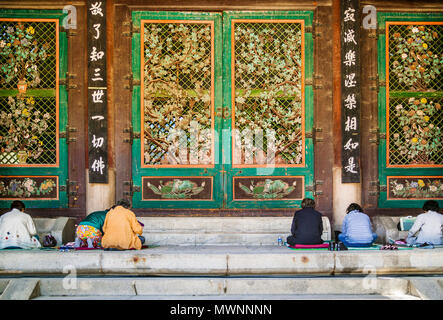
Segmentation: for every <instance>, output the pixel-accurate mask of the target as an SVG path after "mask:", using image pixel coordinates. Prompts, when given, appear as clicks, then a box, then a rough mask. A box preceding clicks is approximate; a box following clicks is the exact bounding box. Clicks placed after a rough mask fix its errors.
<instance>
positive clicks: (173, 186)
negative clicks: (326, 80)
mask: <svg viewBox="0 0 443 320" xmlns="http://www.w3.org/2000/svg"><path fill="white" fill-rule="evenodd" d="M222 16H223V21H222ZM239 19H242V20H239ZM132 20H133V30H137V28H140V34H139V33H135V34H134V35H133V38H132V40H133V42H132V45H133V60H132V62H133V64H132V66H133V74H134V80H135V82H134V83H135V84H136V85H135V86H134V90H133V113H132V114H133V124H132V125H133V130H134V132H135V134H134V137H135V139H134V141H133V185H134V188H133V191H135V192H134V196H133V203H134V206H135V207H155V208H165V207H166V208H220V207H228V208H244V207H248V208H278V207H288V206H296V205H298V204H299V203H300V201H301V199H302V198H303V197H304V196H307V195H311V191H306V190H307V189H309V187H308V186H310V185H311V184H312V181H313V154H312V152H313V146H312V141H311V139H306V132H307V131H310V130H311V128H312V120H313V116H312V100H313V92H312V86H310V85H305V82H306V80H308V79H310V78H311V75H312V68H313V63H312V52H313V51H312V45H313V43H312V35H311V34H310V33H307V32H306V30H305V28H307V27H310V26H311V24H312V13H308V12H279V13H276V12H261V13H256V14H253V15H251V14H250V13H249V14H246V13H231V12H224V13H223V14H220V13H183V12H134V13H133V16H132ZM234 32H235V34H234ZM305 52H307V53H306V54H305ZM234 61H235V62H234ZM138 77H140V78H138ZM138 80H140V86H139V85H138V82H137V81H138ZM222 83H223V87H222ZM235 137H238V139H236V138H235ZM245 142H246V143H245ZM259 145H260V146H262V147H260V148H259V147H258V146H259Z"/></svg>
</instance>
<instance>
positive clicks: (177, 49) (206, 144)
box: [142, 22, 213, 165]
mask: <svg viewBox="0 0 443 320" xmlns="http://www.w3.org/2000/svg"><path fill="white" fill-rule="evenodd" d="M143 30H144V37H143V45H144V52H143V56H144V59H143V62H142V63H143V64H144V65H143V66H142V67H143V77H144V78H143V90H144V92H143V98H144V99H143V100H144V116H143V119H144V120H143V123H144V132H143V142H144V144H143V145H144V147H143V153H144V164H145V165H189V164H191V165H192V164H209V163H211V161H212V153H213V150H212V133H211V128H212V124H213V119H212V103H213V102H212V101H211V99H212V98H211V97H212V91H213V84H212V83H213V80H212V78H213V74H212V64H213V61H212V56H211V54H212V50H213V48H212V41H213V35H212V28H211V24H209V23H186V22H167V23H156V22H145V23H144V27H143Z"/></svg>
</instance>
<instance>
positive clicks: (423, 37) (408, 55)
mask: <svg viewBox="0 0 443 320" xmlns="http://www.w3.org/2000/svg"><path fill="white" fill-rule="evenodd" d="M442 36H443V25H442V24H429V25H423V24H417V25H415V24H402V25H398V24H393V25H390V27H389V74H390V78H389V88H390V90H407V91H421V92H423V91H436V90H437V91H438V90H440V91H441V89H442V81H443V75H442V67H443V45H442V40H441V39H442Z"/></svg>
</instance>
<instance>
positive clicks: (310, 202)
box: [301, 198, 315, 209]
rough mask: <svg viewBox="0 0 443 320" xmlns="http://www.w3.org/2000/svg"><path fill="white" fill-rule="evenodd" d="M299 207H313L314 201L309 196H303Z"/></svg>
mask: <svg viewBox="0 0 443 320" xmlns="http://www.w3.org/2000/svg"><path fill="white" fill-rule="evenodd" d="M301 207H302V208H303V209H304V208H312V209H314V208H315V201H314V200H313V199H311V198H304V199H303V200H302V202H301Z"/></svg>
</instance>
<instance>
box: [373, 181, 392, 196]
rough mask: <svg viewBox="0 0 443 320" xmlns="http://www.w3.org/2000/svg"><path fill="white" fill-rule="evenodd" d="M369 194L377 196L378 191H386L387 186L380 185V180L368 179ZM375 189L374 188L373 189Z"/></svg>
mask: <svg viewBox="0 0 443 320" xmlns="http://www.w3.org/2000/svg"><path fill="white" fill-rule="evenodd" d="M369 188H370V189H371V190H369V195H370V196H377V197H378V196H379V195H380V192H386V191H387V190H388V188H387V187H386V186H385V185H380V181H379V180H376V181H369ZM374 189H375V190H374Z"/></svg>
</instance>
